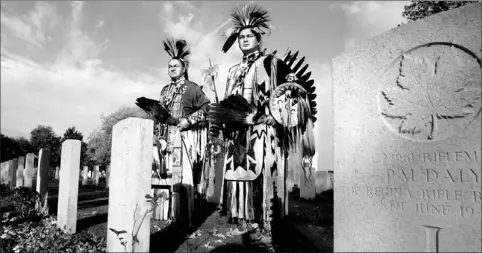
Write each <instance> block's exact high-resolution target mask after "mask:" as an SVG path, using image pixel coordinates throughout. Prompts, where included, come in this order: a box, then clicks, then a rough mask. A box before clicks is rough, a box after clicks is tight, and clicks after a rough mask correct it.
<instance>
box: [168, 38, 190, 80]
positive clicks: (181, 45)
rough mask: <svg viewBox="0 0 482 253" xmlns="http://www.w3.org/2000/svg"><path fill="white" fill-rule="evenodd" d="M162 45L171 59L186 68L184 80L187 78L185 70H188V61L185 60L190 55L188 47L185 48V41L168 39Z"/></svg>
mask: <svg viewBox="0 0 482 253" xmlns="http://www.w3.org/2000/svg"><path fill="white" fill-rule="evenodd" d="M163 43H164V50H165V51H166V52H167V53H168V54H169V56H170V57H171V58H172V59H178V60H180V61H181V62H182V63H183V64H184V67H185V68H186V79H188V78H187V76H188V75H187V70H188V68H189V61H188V60H187V58H186V57H187V56H188V55H190V54H191V51H190V50H189V47H188V46H187V42H186V41H185V40H176V39H172V38H168V39H166V40H164V41H163Z"/></svg>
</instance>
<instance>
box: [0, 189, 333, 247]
mask: <svg viewBox="0 0 482 253" xmlns="http://www.w3.org/2000/svg"><path fill="white" fill-rule="evenodd" d="M104 187H105V186H104V183H103V182H102V181H101V182H100V185H99V187H92V186H90V184H89V186H79V197H78V212H77V233H76V236H74V238H73V239H72V238H70V239H69V238H67V237H68V236H66V235H63V234H62V233H61V232H53V231H54V230H55V229H52V227H53V228H55V219H53V220H52V219H49V218H45V217H43V218H42V217H40V216H38V215H37V216H36V215H33V216H32V217H31V218H29V220H28V221H26V220H25V219H24V220H20V219H19V220H17V221H16V222H15V224H12V223H9V224H7V223H4V222H2V223H0V236H2V234H5V233H7V234H8V231H6V229H5V228H6V225H7V226H8V225H10V226H13V230H15V228H16V227H19V226H22V224H26V223H27V222H31V223H32V225H30V226H37V227H42V229H44V230H43V231H44V232H47V233H51V234H52V233H53V234H55V235H52V239H51V241H52V243H57V244H59V245H60V244H62V243H63V244H66V243H77V244H78V245H77V246H72V247H71V248H72V249H76V247H77V249H78V248H81V249H95V251H96V252H98V251H104V252H105V250H106V235H107V214H108V190H106V189H105V188H104ZM57 195H58V182H56V181H53V182H52V181H51V182H50V183H49V199H48V204H49V208H50V214H51V216H52V217H56V212H57ZM17 202H18V201H17ZM17 204H18V203H17ZM5 205H6V202H5V201H3V196H2V201H1V204H0V208H2V209H1V210H2V212H1V213H4V211H5V210H7V209H5V208H6V207H5ZM7 205H8V204H7ZM9 208H10V211H12V210H13V209H12V207H9ZM215 209H216V206H215V205H208V206H205V207H204V208H203V210H204V212H203V213H200V214H199V217H198V220H197V222H196V223H197V224H198V225H197V226H194V227H192V228H190V229H188V228H186V227H181V226H178V225H175V224H170V223H169V222H167V221H156V220H151V238H150V240H151V246H150V249H151V252H159V251H167V252H240V251H242V252H287V251H294V252H296V251H300V252H319V251H323V252H333V198H332V195H331V196H330V195H329V194H328V196H318V198H317V199H316V200H311V201H306V200H300V199H299V198H298V197H293V196H291V197H290V215H289V216H288V217H287V219H285V220H284V221H281V222H279V223H278V225H277V226H276V227H273V233H272V235H268V234H266V233H263V232H261V231H260V229H258V228H256V227H250V228H248V229H243V228H241V227H238V226H237V225H234V224H230V223H228V222H227V219H226V217H224V216H220V214H219V212H217V211H216V210H215ZM19 210H21V209H19ZM41 224H44V225H41ZM45 224H47V225H45ZM9 229H10V230H12V228H9ZM46 229H47V230H46ZM49 229H50V230H49ZM30 232H31V231H30ZM30 232H29V233H30ZM29 236H34V235H33V234H32V233H30V235H29ZM39 236H40V235H39ZM14 237H16V236H14V235H9V237H8V238H10V239H11V240H4V239H3V238H2V240H0V241H1V242H0V251H1V252H4V251H7V252H12V251H15V252H20V249H21V248H22V247H19V246H18V239H19V238H17V239H16V240H17V241H15V240H14V239H12V238H14ZM17 237H18V236H17ZM43 237H45V236H43ZM47 237H48V235H47ZM8 238H7V239H8ZM22 238H23V237H22ZM59 238H60V239H59ZM65 238H67V239H65ZM42 240H45V238H43V239H42V238H39V239H38V240H37V241H38V243H37V244H38V247H37V248H38V249H39V250H42V249H50V248H48V245H45V243H43V244H42ZM52 243H50V245H51V244H52ZM88 244H89V245H90V246H89V245H88ZM22 246H23V247H24V248H23V249H24V250H25V249H26V248H25V247H26V246H25V245H22ZM14 247H17V248H14ZM43 247H45V248H43ZM88 247H90V248H88ZM60 248H61V247H60V246H59V247H57V248H56V249H60ZM32 251H35V250H27V252H32ZM61 251H65V248H64V250H61ZM74 251H78V250H74Z"/></svg>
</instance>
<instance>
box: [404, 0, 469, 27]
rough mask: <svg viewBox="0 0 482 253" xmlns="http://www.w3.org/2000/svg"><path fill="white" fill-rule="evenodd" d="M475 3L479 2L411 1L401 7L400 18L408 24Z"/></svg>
mask: <svg viewBox="0 0 482 253" xmlns="http://www.w3.org/2000/svg"><path fill="white" fill-rule="evenodd" d="M477 2H479V1H411V3H410V4H409V5H406V6H404V7H403V8H404V9H405V10H404V11H403V12H402V16H403V17H404V18H406V19H407V20H409V22H410V21H415V20H417V19H421V18H425V17H428V16H430V15H433V14H437V13H440V12H443V11H448V10H450V9H455V8H459V7H461V6H464V5H467V4H472V3H477Z"/></svg>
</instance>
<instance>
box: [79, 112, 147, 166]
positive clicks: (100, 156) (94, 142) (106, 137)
mask: <svg viewBox="0 0 482 253" xmlns="http://www.w3.org/2000/svg"><path fill="white" fill-rule="evenodd" d="M129 117H136V118H144V119H149V115H147V113H145V112H144V111H143V110H142V109H140V108H138V107H128V106H123V107H121V108H119V109H118V110H117V111H115V112H113V113H111V114H109V115H107V116H104V115H101V121H102V123H101V126H100V127H99V128H97V129H96V130H94V131H93V132H92V133H91V134H90V136H89V141H88V143H87V157H88V160H89V163H90V164H89V166H92V165H107V164H109V163H110V149H111V146H112V128H113V127H114V125H115V124H117V123H118V122H119V121H121V120H123V119H127V118H129Z"/></svg>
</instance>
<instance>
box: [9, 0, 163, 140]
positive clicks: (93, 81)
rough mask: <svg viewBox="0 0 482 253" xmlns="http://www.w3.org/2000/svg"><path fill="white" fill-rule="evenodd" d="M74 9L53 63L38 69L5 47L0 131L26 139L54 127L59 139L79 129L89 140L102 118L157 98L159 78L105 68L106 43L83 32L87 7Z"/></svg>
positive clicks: (74, 5) (75, 5)
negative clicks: (139, 101) (143, 98)
mask: <svg viewBox="0 0 482 253" xmlns="http://www.w3.org/2000/svg"><path fill="white" fill-rule="evenodd" d="M70 7H71V12H70V19H69V20H68V21H69V22H66V24H65V25H66V26H67V27H68V29H65V33H64V34H63V40H62V41H64V44H63V45H62V48H61V49H60V50H59V53H58V55H57V57H56V60H55V61H53V62H52V63H41V64H40V63H38V62H36V61H34V60H32V59H31V58H29V57H26V56H21V55H17V54H13V53H11V52H10V51H9V50H8V48H4V47H2V50H1V76H2V78H1V86H2V92H1V119H2V120H1V122H2V129H4V130H7V131H10V130H9V129H15V130H16V131H17V132H16V133H18V132H21V133H24V135H27V136H28V133H29V132H30V131H31V130H32V129H33V128H35V127H36V126H37V125H39V124H42V125H49V126H52V127H53V128H54V130H55V131H56V133H57V134H59V135H60V134H62V133H63V132H64V131H65V129H67V128H68V127H70V126H76V127H77V129H79V130H80V131H81V132H83V133H84V136H88V135H89V133H90V132H91V131H92V130H93V129H94V128H95V127H96V126H99V125H100V123H101V122H100V115H101V114H109V113H111V112H113V111H115V110H117V109H118V108H119V107H120V106H122V105H129V106H134V101H135V99H136V98H137V97H140V96H148V97H156V96H157V94H158V92H159V90H158V88H157V87H156V86H157V84H158V82H159V79H161V80H163V77H160V78H157V76H156V74H157V73H147V72H146V73H142V74H139V75H135V76H134V75H128V74H124V73H122V72H119V71H116V70H112V69H107V68H106V67H105V66H103V64H102V60H101V54H102V52H103V51H104V50H105V48H106V47H107V45H108V39H106V40H104V41H103V42H98V41H96V40H94V39H93V38H91V37H90V36H89V34H88V33H87V32H86V31H84V30H82V29H81V28H82V24H83V22H82V19H83V15H84V14H83V7H84V3H83V2H73V3H71V6H70ZM35 8H37V7H35ZM2 14H3V13H2ZM54 14H55V13H54ZM12 17H13V16H12ZM2 18H3V16H2ZM2 24H3V21H2ZM32 27H33V26H32ZM2 36H7V35H4V34H2ZM2 44H3V43H2ZM164 80H165V81H166V82H167V79H166V78H164ZM10 132H12V131H10Z"/></svg>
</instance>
